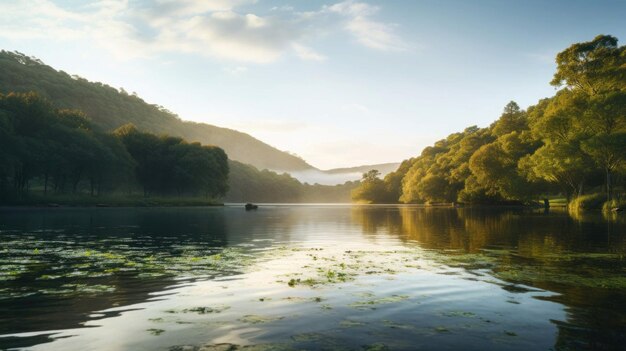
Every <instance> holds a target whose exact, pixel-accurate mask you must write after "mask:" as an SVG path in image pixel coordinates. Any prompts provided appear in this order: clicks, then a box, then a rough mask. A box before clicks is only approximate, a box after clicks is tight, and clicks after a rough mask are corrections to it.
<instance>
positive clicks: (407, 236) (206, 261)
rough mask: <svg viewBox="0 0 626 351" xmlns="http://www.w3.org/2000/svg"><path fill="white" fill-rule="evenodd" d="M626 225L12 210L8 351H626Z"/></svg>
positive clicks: (0, 294) (507, 213)
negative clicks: (21, 350) (40, 350)
mask: <svg viewBox="0 0 626 351" xmlns="http://www.w3.org/2000/svg"><path fill="white" fill-rule="evenodd" d="M625 260H626V221H625V220H624V218H623V215H622V217H616V218H608V219H607V218H604V217H602V216H601V215H600V214H595V215H591V216H588V217H578V218H573V217H571V216H570V215H569V214H567V213H564V212H554V211H553V212H550V213H544V212H533V211H522V210H494V209H491V210H478V209H438V208H430V209H425V208H417V207H402V206H331V205H307V206H303V205H294V206H289V205H284V206H278V205H273V206H270V205H267V206H262V207H261V208H259V210H257V211H250V212H245V211H244V210H243V208H241V207H234V206H233V207H228V206H227V207H224V208H172V209H167V208H163V209H42V210H36V209H1V210H0V349H13V348H15V349H29V350H30V349H33V350H39V349H43V350H171V351H176V350H180V351H182V350H189V351H191V350H205V351H206V350H239V349H245V350H337V349H340V350H418V349H424V350H458V349H464V350H619V349H621V350H623V349H624V347H625V346H624V345H626V264H625Z"/></svg>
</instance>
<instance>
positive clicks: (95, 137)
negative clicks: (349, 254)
mask: <svg viewBox="0 0 626 351" xmlns="http://www.w3.org/2000/svg"><path fill="white" fill-rule="evenodd" d="M0 165H1V168H0V204H5V205H7V204H10V205H51V204H52V205H72V206H98V205H104V206H172V205H178V206H188V205H194V206H203V205H210V204H216V203H219V202H221V201H222V200H225V201H229V202H247V201H255V202H349V201H350V191H351V190H352V189H353V188H354V187H356V186H357V185H358V182H347V183H345V184H342V185H337V186H324V185H319V184H314V185H310V184H306V183H304V184H303V183H301V182H299V181H298V180H297V179H295V178H293V177H291V176H290V175H289V174H286V173H284V174H278V173H276V172H272V171H269V170H259V169H257V168H256V167H254V166H252V165H247V164H243V163H240V162H237V161H232V160H228V158H227V155H226V153H225V152H224V151H223V150H222V149H221V148H219V147H216V146H206V145H201V144H200V143H190V142H187V141H185V140H184V139H183V138H180V137H172V136H167V135H161V136H158V135H155V134H151V133H146V132H142V131H139V130H138V129H137V128H136V127H135V126H134V125H133V124H126V125H123V126H121V127H119V128H117V129H116V130H114V131H113V132H111V133H107V132H104V131H102V130H101V129H100V128H99V127H98V126H96V125H94V124H93V123H92V121H91V119H90V118H88V117H87V116H86V115H85V114H84V113H83V112H82V111H79V110H68V109H59V108H57V107H56V106H55V105H54V104H53V102H51V101H48V100H47V99H44V98H43V97H41V96H39V95H38V94H37V93H33V92H30V93H9V94H6V95H2V94H0Z"/></svg>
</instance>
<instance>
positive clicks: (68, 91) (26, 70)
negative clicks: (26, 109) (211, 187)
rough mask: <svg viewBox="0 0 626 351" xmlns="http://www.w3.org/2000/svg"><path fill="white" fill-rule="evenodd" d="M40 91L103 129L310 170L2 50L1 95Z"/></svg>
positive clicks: (266, 148) (246, 140)
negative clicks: (128, 128) (132, 130)
mask: <svg viewBox="0 0 626 351" xmlns="http://www.w3.org/2000/svg"><path fill="white" fill-rule="evenodd" d="M31 91H34V92H37V93H38V94H39V95H40V96H42V97H44V98H46V99H48V100H49V101H51V102H53V103H54V105H55V107H57V108H65V109H78V110H81V111H83V112H84V113H85V115H86V116H88V117H89V118H90V119H91V123H93V125H94V126H96V127H97V128H99V129H100V130H102V131H108V132H110V131H113V130H115V129H117V128H119V127H121V126H123V125H125V124H127V123H132V124H134V125H135V126H136V127H137V128H138V129H140V130H142V131H145V132H148V133H153V134H157V135H160V134H163V133H167V134H168V135H172V136H178V137H182V138H184V139H186V140H189V141H190V142H200V143H202V144H207V145H219V146H220V147H221V148H223V149H224V150H225V151H226V153H227V154H228V156H229V157H230V158H231V159H233V160H238V161H241V162H245V163H248V164H252V165H254V166H255V167H258V168H260V169H263V168H269V169H282V170H290V171H291V170H294V171H295V170H306V169H311V168H312V167H311V166H310V165H309V164H307V163H306V162H305V161H304V160H302V159H300V158H299V157H297V156H294V155H292V154H289V153H287V152H283V151H280V150H278V149H276V148H274V147H272V146H270V145H267V144H265V143H263V142H261V141H259V140H257V139H255V138H253V137H251V136H250V135H248V134H245V133H241V132H238V131H235V130H232V129H226V128H219V127H216V126H212V125H208V124H204V123H195V122H187V121H182V120H181V119H180V118H179V117H178V116H177V115H175V114H174V113H172V112H170V111H168V110H167V109H166V108H164V107H163V106H159V105H154V104H148V103H147V102H145V101H144V100H142V99H141V98H140V97H138V96H137V95H136V94H135V93H132V94H128V93H127V92H125V91H124V90H123V89H120V90H118V89H116V88H113V87H111V86H109V85H106V84H102V83H99V82H90V81H88V80H86V79H84V78H81V77H79V76H70V75H68V74H67V73H65V72H63V71H57V70H55V69H53V68H52V67H50V66H47V65H45V64H44V63H42V62H41V61H40V60H38V59H35V58H32V57H28V56H26V55H24V54H21V53H18V52H8V51H0V93H4V94H8V93H10V92H23V93H25V92H31Z"/></svg>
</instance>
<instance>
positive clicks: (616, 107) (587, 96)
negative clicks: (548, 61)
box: [551, 35, 626, 200]
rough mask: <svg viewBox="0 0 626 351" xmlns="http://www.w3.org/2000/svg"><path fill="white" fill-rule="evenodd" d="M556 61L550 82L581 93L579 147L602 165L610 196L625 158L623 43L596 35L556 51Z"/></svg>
mask: <svg viewBox="0 0 626 351" xmlns="http://www.w3.org/2000/svg"><path fill="white" fill-rule="evenodd" d="M556 61H557V71H556V73H555V74H554V79H553V80H552V82H551V83H552V84H553V85H555V86H562V85H565V86H566V87H567V88H568V89H570V90H571V91H572V92H574V93H580V94H581V95H582V96H583V98H582V99H583V100H584V102H585V106H584V112H583V113H582V115H579V116H577V118H578V119H580V125H581V128H580V129H581V130H583V131H584V132H588V133H589V134H590V138H589V139H588V140H583V141H582V142H581V146H582V150H583V151H585V152H586V153H587V154H588V155H589V156H591V157H592V158H593V159H594V161H595V162H596V164H597V165H598V166H600V167H602V168H603V169H604V171H605V174H606V194H607V200H611V198H612V192H613V185H612V178H613V173H614V171H615V170H616V169H618V168H620V167H621V166H622V164H623V162H625V161H626V158H625V157H624V156H623V154H624V152H623V150H625V149H626V138H624V137H623V133H624V132H626V47H625V46H618V41H617V38H615V37H612V36H610V35H599V36H597V37H596V38H594V39H593V40H592V41H589V42H583V43H577V44H574V45H572V46H570V47H569V48H567V49H566V50H564V51H562V52H560V53H559V54H558V55H557V60H556Z"/></svg>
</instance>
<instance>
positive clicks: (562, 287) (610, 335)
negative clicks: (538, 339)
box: [352, 207, 626, 349]
mask: <svg viewBox="0 0 626 351" xmlns="http://www.w3.org/2000/svg"><path fill="white" fill-rule="evenodd" d="M613 216H616V215H613ZM352 218H353V219H354V220H355V221H357V222H360V223H361V225H362V228H363V231H364V232H366V233H376V232H381V231H388V232H389V233H392V234H394V235H397V236H398V237H399V238H401V239H402V240H406V241H415V242H417V243H419V245H420V246H421V247H424V248H429V249H437V250H440V252H446V251H448V252H449V251H450V250H453V251H459V252H462V253H480V252H481V251H483V250H494V249H495V250H506V253H504V254H501V255H499V260H498V261H496V263H495V266H494V267H493V270H494V271H495V272H498V271H499V270H501V269H503V266H507V267H513V269H514V270H516V271H519V272H521V273H522V274H519V275H518V276H515V275H498V277H500V278H502V277H503V276H504V278H505V279H506V278H508V280H510V281H512V282H514V283H519V282H522V283H526V284H529V283H530V284H532V285H534V286H536V287H539V288H542V289H546V290H549V291H554V292H558V293H559V294H560V295H556V296H554V297H551V298H550V300H552V301H556V302H559V303H563V304H565V305H566V306H568V307H569V308H568V312H569V315H568V319H567V321H565V322H556V323H557V325H558V326H559V337H558V341H557V344H556V346H558V348H565V349H570V348H571V349H578V348H580V347H584V348H591V349H613V348H615V349H618V348H619V347H621V346H617V345H624V344H625V343H626V336H625V333H624V328H625V327H626V290H625V289H626V285H624V283H626V281H625V280H624V278H625V277H626V265H625V264H624V262H625V258H626V225H624V223H623V221H621V220H615V218H613V219H611V220H606V217H604V218H603V217H602V216H601V215H600V214H599V213H598V214H587V215H584V216H583V215H575V216H571V214H568V213H565V212H550V213H545V212H543V211H527V210H525V211H522V210H516V211H512V210H495V209H465V208H461V209H442V208H419V209H416V208H412V207H401V208H386V209H384V210H380V209H376V208H367V207H363V208H361V207H356V208H353V209H352ZM449 254H452V253H449ZM528 271H535V272H534V273H535V274H533V275H532V276H531V277H529V276H528V274H527V273H528ZM583 278H584V279H585V280H583ZM590 285H591V286H590Z"/></svg>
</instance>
